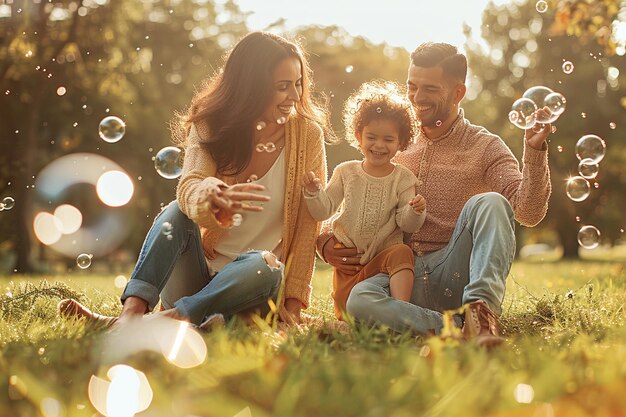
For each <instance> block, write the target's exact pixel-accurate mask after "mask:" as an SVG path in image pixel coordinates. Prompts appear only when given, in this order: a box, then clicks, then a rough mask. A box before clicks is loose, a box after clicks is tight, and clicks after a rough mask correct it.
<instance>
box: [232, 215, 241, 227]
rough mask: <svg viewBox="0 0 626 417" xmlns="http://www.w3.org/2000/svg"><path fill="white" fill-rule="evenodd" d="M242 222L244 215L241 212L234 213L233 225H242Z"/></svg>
mask: <svg viewBox="0 0 626 417" xmlns="http://www.w3.org/2000/svg"><path fill="white" fill-rule="evenodd" d="M242 222H243V216H242V215H241V214H239V213H235V214H233V226H235V227H237V226H240V225H241V223H242Z"/></svg>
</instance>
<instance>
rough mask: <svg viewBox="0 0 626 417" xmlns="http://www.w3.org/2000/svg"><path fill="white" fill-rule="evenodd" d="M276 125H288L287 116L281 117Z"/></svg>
mask: <svg viewBox="0 0 626 417" xmlns="http://www.w3.org/2000/svg"><path fill="white" fill-rule="evenodd" d="M276 123H278V124H279V125H284V124H285V123H287V118H286V117H285V116H280V117H279V118H278V119H276Z"/></svg>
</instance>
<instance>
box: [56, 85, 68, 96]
mask: <svg viewBox="0 0 626 417" xmlns="http://www.w3.org/2000/svg"><path fill="white" fill-rule="evenodd" d="M65 93H67V89H66V88H65V87H63V86H61V87H59V88H57V96H59V97H61V96H64V95H65Z"/></svg>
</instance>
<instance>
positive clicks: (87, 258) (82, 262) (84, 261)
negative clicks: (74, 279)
mask: <svg viewBox="0 0 626 417" xmlns="http://www.w3.org/2000/svg"><path fill="white" fill-rule="evenodd" d="M92 257H93V255H87V254H86V253H81V254H80V255H78V257H77V258H76V265H78V267H79V268H80V269H86V268H89V267H90V266H91V258H92Z"/></svg>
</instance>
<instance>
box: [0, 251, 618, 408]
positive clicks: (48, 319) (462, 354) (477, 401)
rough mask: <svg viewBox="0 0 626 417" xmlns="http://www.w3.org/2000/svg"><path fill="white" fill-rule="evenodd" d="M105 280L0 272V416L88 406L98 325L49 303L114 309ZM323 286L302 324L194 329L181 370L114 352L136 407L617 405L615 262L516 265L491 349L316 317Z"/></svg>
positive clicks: (319, 281) (325, 276) (114, 293)
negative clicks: (192, 361) (201, 344)
mask: <svg viewBox="0 0 626 417" xmlns="http://www.w3.org/2000/svg"><path fill="white" fill-rule="evenodd" d="M113 278H114V276H113V275H111V276H88V275H84V276H79V275H76V276H72V277H70V278H66V277H63V278H61V277H54V276H50V277H44V278H39V277H37V278H32V277H16V276H11V277H10V279H9V278H6V279H4V280H2V281H0V282H1V283H2V284H3V286H4V287H6V289H5V290H4V291H2V292H1V293H0V294H4V295H2V296H0V309H1V310H0V312H1V316H0V392H2V393H3V394H2V395H0V416H36V415H42V416H45V417H51V416H67V417H70V416H72V417H73V416H92V415H94V413H95V410H94V409H93V407H92V406H91V404H90V402H89V399H88V398H87V386H88V382H89V379H90V377H91V376H92V375H97V376H100V377H103V378H105V375H106V371H107V369H108V368H109V367H110V366H111V365H112V364H111V363H106V362H104V360H103V358H102V356H101V354H100V353H101V350H102V349H101V345H100V342H101V340H102V338H103V336H104V335H105V333H103V332H102V331H100V330H97V329H93V328H86V327H85V326H84V325H83V324H82V323H81V322H75V321H64V320H61V319H59V318H58V317H57V316H56V311H55V305H56V303H57V302H58V300H59V299H60V298H62V297H67V296H73V297H78V298H80V299H81V300H82V301H84V302H85V303H86V304H87V305H88V306H90V307H93V308H94V309H95V310H96V311H98V312H101V313H105V314H115V313H117V312H119V309H120V307H119V302H118V298H117V297H118V296H119V293H120V291H121V290H120V289H118V288H116V287H115V286H114V284H113ZM330 289H331V280H330V273H329V270H328V269H324V268H319V269H318V271H317V273H316V276H315V280H314V296H313V305H312V308H311V309H309V310H308V311H307V313H309V314H310V315H312V316H313V318H314V319H315V321H316V322H317V323H318V325H316V326H314V327H313V328H311V329H309V330H305V331H297V330H295V329H292V330H290V331H288V332H287V333H282V332H275V331H273V329H272V328H270V327H269V326H266V325H263V324H262V323H261V324H259V325H257V326H246V325H244V324H243V323H242V322H241V321H233V322H231V323H229V324H228V325H227V327H226V328H225V329H221V330H217V331H215V332H212V333H208V334H204V335H203V337H204V340H205V342H206V345H207V348H208V356H207V360H206V361H205V362H204V363H203V364H202V365H200V366H197V367H195V368H191V369H180V368H177V367H175V366H173V365H171V364H170V363H168V362H167V361H166V360H165V359H164V357H163V355H161V354H157V353H155V352H152V351H143V352H140V353H136V354H134V355H132V356H131V357H128V358H126V359H125V360H124V363H125V364H128V365H131V366H133V367H134V368H136V369H138V370H141V371H143V372H144V373H145V374H146V376H147V378H148V380H149V382H150V385H151V387H152V390H153V392H154V398H153V400H152V403H151V405H150V408H149V409H148V410H147V411H146V412H145V413H144V414H141V415H146V416H148V415H149V416H182V417H185V416H225V417H231V416H234V415H235V414H237V413H238V412H240V411H241V410H243V409H244V408H245V407H249V409H250V413H251V415H252V416H253V417H263V416H290V417H291V416H316V417H318V416H359V417H365V416H371V417H375V416H381V417H383V416H384V417H386V416H393V417H404V416H407V417H408V416H429V417H436V416H464V417H468V416H469V417H471V416H487V415H493V416H495V415H498V416H545V417H549V416H561V415H563V416H565V415H567V416H568V417H574V416H584V415H607V416H608V415H612V416H621V415H626V411H624V410H626V398H625V396H624V395H623V392H624V388H626V330H625V329H624V305H623V303H624V300H626V264H625V263H624V262H617V261H615V260H610V261H602V260H588V261H580V262H519V263H515V264H514V267H513V270H512V272H511V275H510V277H509V283H508V287H507V296H506V299H505V302H504V306H503V316H502V317H501V324H502V327H503V330H504V332H505V334H506V336H507V343H506V345H505V346H504V347H502V348H500V349H497V350H495V351H491V352H486V351H484V350H481V349H477V348H475V347H473V346H471V345H468V344H458V343H456V342H453V341H442V340H440V339H437V338H431V339H426V340H424V339H421V338H415V337H412V336H411V335H409V334H401V335H398V334H393V333H391V332H389V331H387V330H385V329H380V328H365V327H359V328H357V327H353V328H352V331H351V332H349V333H347V334H343V333H337V332H334V331H333V330H330V329H326V328H323V326H321V325H320V324H319V323H321V322H323V321H324V319H326V320H328V319H331V318H332V306H331V304H330V298H329V294H330ZM6 292H10V293H11V296H9V295H7V294H5V293H6ZM519 384H527V385H530V386H532V389H533V390H534V396H533V399H532V403H531V404H529V405H527V404H520V403H519V402H517V401H516V397H515V395H514V392H515V389H516V387H518V385H519ZM518 389H519V388H518ZM7 394H8V395H7ZM50 399H54V400H56V401H58V402H55V401H52V400H50ZM42 404H44V406H42ZM51 404H52V406H51ZM55 406H56V408H55ZM242 415H243V414H242Z"/></svg>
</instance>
